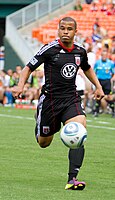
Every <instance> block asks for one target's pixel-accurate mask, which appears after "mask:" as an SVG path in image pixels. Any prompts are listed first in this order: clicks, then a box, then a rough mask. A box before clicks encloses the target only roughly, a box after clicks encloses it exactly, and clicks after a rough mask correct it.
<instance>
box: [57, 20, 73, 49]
mask: <svg viewBox="0 0 115 200" xmlns="http://www.w3.org/2000/svg"><path fill="white" fill-rule="evenodd" d="M75 33H76V29H75V24H74V22H73V21H68V22H66V21H63V20H62V21H61V22H60V25H59V30H58V35H59V37H60V40H61V42H62V43H64V45H66V46H68V47H69V46H70V47H71V46H72V44H73V40H74V36H75Z"/></svg>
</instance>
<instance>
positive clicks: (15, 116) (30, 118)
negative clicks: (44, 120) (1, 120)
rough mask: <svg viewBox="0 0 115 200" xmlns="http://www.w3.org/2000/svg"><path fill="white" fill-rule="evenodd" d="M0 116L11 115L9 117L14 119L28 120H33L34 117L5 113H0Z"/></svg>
mask: <svg viewBox="0 0 115 200" xmlns="http://www.w3.org/2000/svg"><path fill="white" fill-rule="evenodd" d="M0 117H9V118H10V117H11V118H16V119H28V120H34V117H22V116H17V115H5V114H0Z"/></svg>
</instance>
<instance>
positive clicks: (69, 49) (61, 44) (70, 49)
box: [58, 39, 74, 52]
mask: <svg viewBox="0 0 115 200" xmlns="http://www.w3.org/2000/svg"><path fill="white" fill-rule="evenodd" d="M58 42H59V44H60V46H62V48H63V49H65V50H67V51H68V52H71V51H72V50H73V49H74V44H73V45H72V47H71V48H67V47H65V46H64V45H63V43H62V42H61V40H60V39H58Z"/></svg>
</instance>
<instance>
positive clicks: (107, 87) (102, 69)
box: [94, 50, 115, 116]
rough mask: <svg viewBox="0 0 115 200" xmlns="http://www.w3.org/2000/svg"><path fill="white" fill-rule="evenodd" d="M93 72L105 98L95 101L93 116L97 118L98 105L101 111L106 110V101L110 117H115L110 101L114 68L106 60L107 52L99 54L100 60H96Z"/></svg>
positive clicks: (112, 104) (112, 103)
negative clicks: (110, 113) (110, 110)
mask: <svg viewBox="0 0 115 200" xmlns="http://www.w3.org/2000/svg"><path fill="white" fill-rule="evenodd" d="M94 71H95V73H96V75H97V77H98V80H99V82H100V84H101V86H102V89H103V91H104V93H105V97H104V98H103V99H102V100H101V101H96V107H95V111H94V116H98V114H99V108H100V105H101V106H102V108H103V110H104V111H106V109H107V101H109V103H110V106H111V109H112V116H115V113H114V112H115V110H114V102H113V100H111V101H110V99H112V98H111V81H112V79H113V77H114V76H115V66H114V63H113V62H112V61H111V60H109V59H108V52H107V51H105V50H103V51H102V54H101V59H99V60H97V61H96V63H95V65H94Z"/></svg>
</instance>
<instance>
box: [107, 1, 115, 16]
mask: <svg viewBox="0 0 115 200" xmlns="http://www.w3.org/2000/svg"><path fill="white" fill-rule="evenodd" d="M106 14H107V15H115V3H112V4H111V5H110V8H109V9H108V10H107V12H106Z"/></svg>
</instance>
